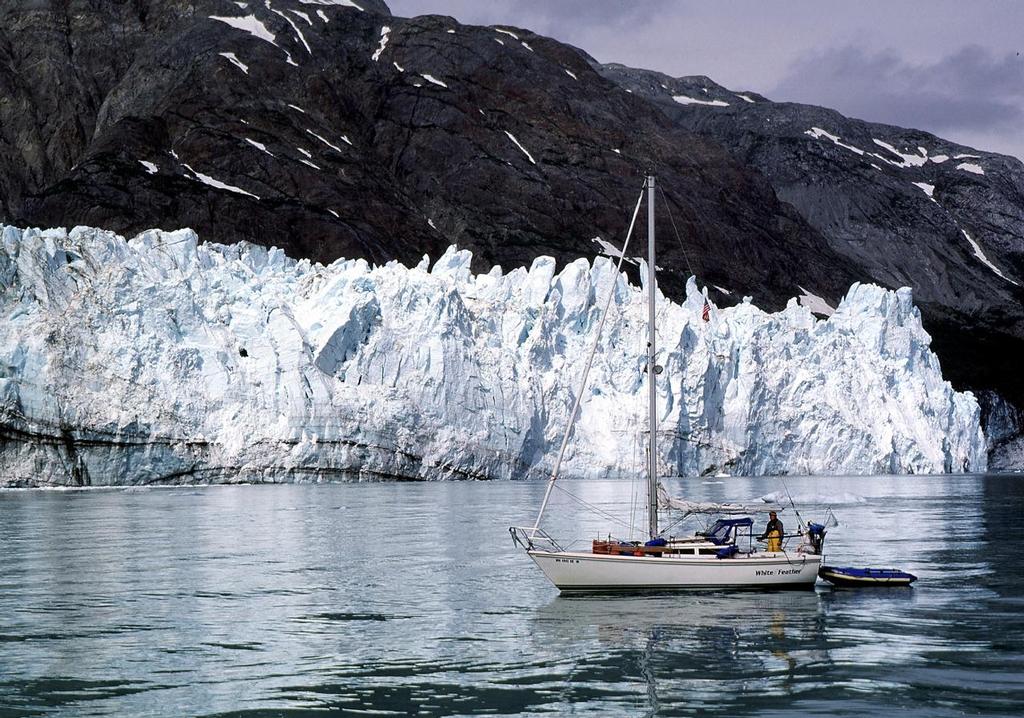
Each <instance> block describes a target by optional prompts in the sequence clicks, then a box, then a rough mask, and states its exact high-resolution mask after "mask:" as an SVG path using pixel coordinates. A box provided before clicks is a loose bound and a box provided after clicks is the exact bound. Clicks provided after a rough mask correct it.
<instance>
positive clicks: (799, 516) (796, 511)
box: [782, 479, 804, 528]
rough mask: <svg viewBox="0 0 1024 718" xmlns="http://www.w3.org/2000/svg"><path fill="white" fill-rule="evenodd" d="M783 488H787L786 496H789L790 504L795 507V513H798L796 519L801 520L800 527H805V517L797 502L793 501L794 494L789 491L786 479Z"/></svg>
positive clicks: (783, 481) (783, 480)
mask: <svg viewBox="0 0 1024 718" xmlns="http://www.w3.org/2000/svg"><path fill="white" fill-rule="evenodd" d="M782 488H784V489H785V490H786V496H787V497H788V498H789V505H790V506H792V507H793V513H794V514H796V520H797V521H799V522H800V528H803V525H804V519H803V517H802V516H801V515H800V511H798V510H797V508H796V504H795V503H793V495H792V494H790V493H789V487H788V486H786V480H785V479H782Z"/></svg>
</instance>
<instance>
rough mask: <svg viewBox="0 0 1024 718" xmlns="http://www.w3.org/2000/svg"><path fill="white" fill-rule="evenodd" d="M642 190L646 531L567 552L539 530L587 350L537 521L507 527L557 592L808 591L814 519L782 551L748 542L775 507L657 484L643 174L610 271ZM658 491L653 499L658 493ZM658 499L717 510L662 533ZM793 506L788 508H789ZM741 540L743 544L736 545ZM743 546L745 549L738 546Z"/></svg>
mask: <svg viewBox="0 0 1024 718" xmlns="http://www.w3.org/2000/svg"><path fill="white" fill-rule="evenodd" d="M644 192H646V194H647V255H648V256H647V272H648V281H647V309H648V312H647V336H648V339H647V369H646V374H647V385H648V393H647V401H648V405H647V409H648V427H647V462H646V463H647V467H646V469H647V487H646V489H647V497H646V498H647V516H648V527H647V533H648V536H649V540H647V541H646V542H644V543H642V544H641V543H640V542H639V541H622V540H617V539H614V538H612V537H611V535H610V534H609V535H608V537H607V538H605V539H595V540H593V542H592V544H591V548H590V550H589V551H579V550H567V549H566V548H563V547H562V546H561V545H560V544H559V543H558V542H557V541H556V540H555V539H554V538H553V537H551V536H550V535H549V534H548V533H547V532H546V531H544V530H543V529H542V528H541V523H542V519H543V518H544V513H545V510H546V509H547V506H548V501H549V499H550V498H551V492H552V489H553V488H554V486H555V482H556V481H557V480H558V472H559V469H560V467H561V463H562V459H563V457H564V455H565V450H566V446H567V444H568V440H569V434H570V432H571V431H572V424H573V422H574V421H575V418H576V415H577V413H578V412H579V405H580V400H581V398H582V396H583V394H584V391H583V390H584V388H585V386H586V380H587V375H588V373H589V371H590V366H591V364H592V362H593V358H594V351H596V349H597V341H596V340H595V343H594V349H593V350H592V351H591V354H590V356H589V358H588V360H587V363H586V367H585V369H584V372H583V377H582V380H581V384H582V385H581V387H580V391H579V392H578V393H577V395H576V399H575V403H574V405H573V408H572V411H571V412H570V415H569V425H568V426H567V427H566V431H565V434H564V436H563V438H562V443H561V447H560V449H559V453H558V455H557V457H556V460H555V465H554V468H553V470H552V473H551V476H550V478H549V479H548V483H547V488H546V490H545V492H544V499H543V502H542V503H541V507H540V511H539V513H538V514H537V520H536V521H535V522H534V524H533V526H530V527H511V528H510V529H509V532H510V533H511V534H512V538H513V540H514V541H515V542H516V544H518V545H519V546H521V547H523V548H524V549H525V550H526V553H527V555H528V556H529V557H530V558H531V559H533V561H534V562H535V563H536V564H537V566H538V567H539V568H540V569H541V571H543V573H544V575H545V576H546V577H547V578H548V580H550V581H551V583H553V584H554V585H555V586H556V587H557V588H558V589H559V590H560V591H562V592H613V591H614V592H638V591H682V590H692V589H705V590H707V589H810V588H813V586H814V583H815V580H816V579H817V576H818V569H819V567H820V566H821V561H822V546H823V542H824V536H825V530H824V526H822V525H821V524H815V523H808V525H807V531H806V533H805V532H804V531H803V530H802V529H801V531H800V534H799V535H800V536H802V537H803V538H804V543H803V544H802V545H801V546H800V547H799V548H798V549H795V550H787V548H786V544H785V543H783V541H785V540H787V538H793V536H790V537H780V538H781V539H782V540H781V541H772V542H770V543H769V544H768V549H770V550H764V549H761V548H760V547H758V546H757V545H756V544H755V541H754V536H753V529H752V527H753V525H754V519H753V518H752V517H751V514H755V515H756V514H757V513H761V512H767V511H769V510H775V511H781V510H782V507H770V506H767V505H764V504H762V505H760V506H744V505H742V504H701V503H694V502H686V501H681V500H678V499H673V498H671V497H669V496H668V494H667V491H665V490H664V487H662V486H660V485H659V483H658V470H657V456H658V452H657V442H658V431H657V403H656V402H657V384H656V382H657V377H658V374H659V373H660V370H661V368H660V367H658V366H657V365H656V364H655V356H656V345H655V330H656V327H655V320H656V317H655V292H656V289H657V282H656V279H655V276H654V275H655V267H656V266H657V265H656V264H655V261H654V260H655V247H654V201H655V178H654V176H652V175H649V176H647V177H646V178H645V180H644V190H643V191H641V194H640V198H639V199H638V200H637V204H636V208H635V209H634V211H633V219H632V221H631V222H630V226H629V231H628V232H627V234H626V241H625V243H624V245H623V249H622V252H621V254H620V256H619V265H618V269H619V271H621V269H622V260H623V259H624V258H625V256H626V247H627V246H628V244H629V238H630V236H631V235H632V232H633V228H634V226H635V224H636V219H637V214H638V213H639V210H640V203H641V201H642V200H643V195H644ZM610 300H611V296H609V297H608V303H606V304H605V308H604V314H603V315H602V317H601V321H600V324H599V325H598V330H597V332H598V335H600V333H601V330H602V328H603V327H604V321H605V319H606V318H607V315H608V305H609V303H610ZM659 495H660V499H659ZM659 504H660V505H662V506H664V507H665V508H670V509H676V510H679V511H682V512H684V514H701V515H707V516H710V515H715V514H717V515H719V516H720V518H718V519H717V520H716V521H714V523H712V524H710V526H708V527H706V528H705V530H703V531H700V532H697V533H695V534H694V535H692V536H685V537H675V536H665V535H663V533H662V531H661V530H660V529H659ZM793 508H794V510H795V508H796V507H795V506H794V507H793ZM744 544H745V546H744ZM744 548H746V550H744Z"/></svg>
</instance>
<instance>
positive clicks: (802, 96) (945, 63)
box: [770, 45, 1024, 134]
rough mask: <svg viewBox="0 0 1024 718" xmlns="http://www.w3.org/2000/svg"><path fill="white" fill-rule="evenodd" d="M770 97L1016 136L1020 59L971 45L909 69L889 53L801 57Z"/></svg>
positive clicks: (1022, 117)
mask: <svg viewBox="0 0 1024 718" xmlns="http://www.w3.org/2000/svg"><path fill="white" fill-rule="evenodd" d="M770 96H771V97H772V99H777V100H793V101H798V102H808V103H812V104H816V105H825V106H827V107H834V108H835V109H838V110H840V111H841V112H843V113H844V114H848V115H853V116H855V117H860V118H864V119H868V120H871V121H874V122H887V123H890V124H896V125H902V126H904V127H915V128H920V129H926V130H929V131H933V132H937V133H942V132H951V131H954V132H955V131H962V132H971V133H975V134H980V133H985V134H997V133H1000V132H1011V131H1012V132H1014V134H1016V132H1017V131H1018V128H1019V127H1021V126H1022V124H1024V58H1022V57H1021V56H1020V55H1017V54H1015V53H1008V54H1006V55H1003V56H1001V57H997V56H994V55H993V54H992V53H990V52H989V51H988V50H985V49H984V48H982V47H979V46H977V45H971V46H968V47H964V48H962V49H960V50H958V51H956V52H955V53H953V54H950V55H947V56H945V57H943V58H941V59H939V60H938V61H935V62H931V63H924V64H915V63H911V62H908V61H907V60H905V59H904V58H903V57H902V56H901V55H899V54H898V53H896V52H895V51H893V50H884V51H879V52H874V53H869V52H867V51H865V50H863V49H861V48H858V47H853V46H846V47H842V48H838V49H829V50H820V51H815V52H810V53H806V54H804V55H802V56H801V57H800V58H798V59H797V60H796V61H794V62H793V63H792V64H791V65H790V67H789V70H788V72H787V73H786V74H785V75H784V76H783V78H782V79H781V80H780V81H779V83H778V84H777V85H776V87H775V88H774V89H772V90H771V91H770Z"/></svg>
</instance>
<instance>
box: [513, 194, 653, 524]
mask: <svg viewBox="0 0 1024 718" xmlns="http://www.w3.org/2000/svg"><path fill="white" fill-rule="evenodd" d="M645 189H647V179H646V178H644V188H643V189H641V190H640V196H639V197H638V198H637V200H636V207H634V208H633V218H632V219H631V220H630V221H629V230H627V232H626V241H625V242H623V244H622V252H621V253H620V254H619V263H618V264H617V265H616V266H615V276H614V277H613V278H612V286H611V288H610V289H609V290H608V299H606V300H605V303H604V311H603V312H602V313H601V321H600V323H599V324H598V325H597V335H596V336H595V337H594V346H593V347H592V348H591V350H590V356H588V357H587V364H586V366H585V367H584V368H583V378H582V379H581V380H580V390H579V391H578V392H576V400H575V401H574V402H573V405H572V411H571V412H570V413H569V421H568V423H567V425H566V427H565V434H564V435H563V436H562V445H561V446H560V447H559V449H558V457H557V458H556V459H555V466H554V468H553V469H552V470H551V478H550V479H548V487H547V489H546V490H545V491H544V500H543V501H542V502H541V505H540V511H539V512H538V513H537V520H536V521H535V522H534V524H533V530H534V531H536V530H537V529H539V528H540V520H541V519H542V518H543V517H544V510H545V509H546V508H547V507H548V499H550V498H551V489H552V487H553V486H554V485H555V480H556V479H558V471H559V469H561V468H562V457H564V456H565V448H566V447H567V446H568V445H569V434H570V433H572V425H573V423H574V422H575V421H576V413H577V412H578V411H579V410H580V402H581V401H582V400H583V391H584V389H586V387H587V376H588V375H589V374H590V366H591V364H593V363H594V354H596V353H597V343H598V342H599V341H600V339H601V331H602V330H603V329H604V323H605V320H606V319H608V309H609V307H611V305H612V298H613V297H614V296H615V287H616V285H617V284H618V281H619V277H620V276H622V262H623V261H624V260H625V259H626V248H627V247H629V239H630V237H632V236H633V226H634V225H635V224H636V218H637V215H638V214H640V203H641V202H642V201H643V199H644V190H645Z"/></svg>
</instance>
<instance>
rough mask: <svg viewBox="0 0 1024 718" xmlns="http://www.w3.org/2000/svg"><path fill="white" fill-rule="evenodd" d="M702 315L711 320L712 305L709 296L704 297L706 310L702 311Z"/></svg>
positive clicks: (704, 318) (705, 319) (703, 317)
mask: <svg viewBox="0 0 1024 718" xmlns="http://www.w3.org/2000/svg"><path fill="white" fill-rule="evenodd" d="M700 316H701V318H702V319H703V320H704V321H706V322H710V321H711V305H710V304H708V299H707V297H705V298H704V311H703V312H702V313H701V315H700Z"/></svg>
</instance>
